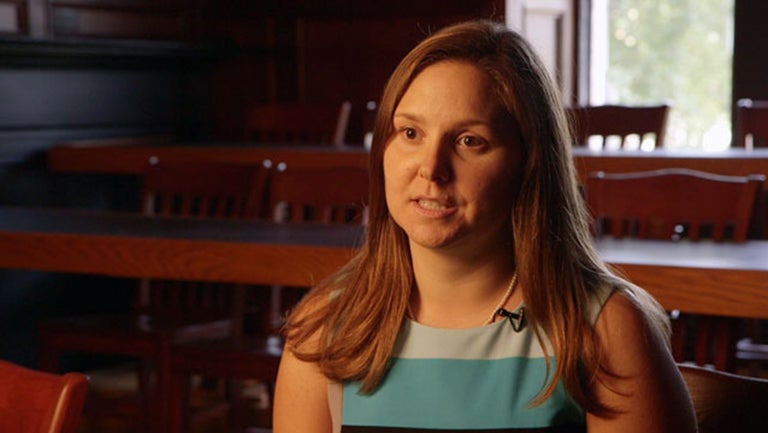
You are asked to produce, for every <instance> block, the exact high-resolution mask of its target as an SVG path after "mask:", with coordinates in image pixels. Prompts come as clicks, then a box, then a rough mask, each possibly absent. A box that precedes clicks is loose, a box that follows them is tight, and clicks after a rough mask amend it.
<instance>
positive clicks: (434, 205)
mask: <svg viewBox="0 0 768 433" xmlns="http://www.w3.org/2000/svg"><path fill="white" fill-rule="evenodd" d="M418 203H419V206H421V207H423V208H424V209H429V210H445V209H447V208H448V206H446V205H444V204H443V203H440V202H439V201H437V200H427V199H419V201H418Z"/></svg>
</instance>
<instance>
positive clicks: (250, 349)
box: [170, 163, 368, 433]
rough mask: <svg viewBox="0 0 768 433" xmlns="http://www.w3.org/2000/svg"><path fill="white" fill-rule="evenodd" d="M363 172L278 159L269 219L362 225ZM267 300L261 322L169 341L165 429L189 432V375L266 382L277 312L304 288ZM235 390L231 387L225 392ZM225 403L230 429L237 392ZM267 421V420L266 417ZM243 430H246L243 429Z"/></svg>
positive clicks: (280, 290) (274, 355) (240, 423)
mask: <svg viewBox="0 0 768 433" xmlns="http://www.w3.org/2000/svg"><path fill="white" fill-rule="evenodd" d="M367 196H368V171H367V170H366V169H364V168H360V167H334V168H306V167H290V166H285V164H281V163H279V164H278V165H277V167H276V168H274V169H273V170H272V172H271V174H270V185H269V193H268V197H269V198H268V200H267V201H268V203H269V205H268V209H270V215H272V217H271V218H272V219H274V220H277V221H284V222H286V223H290V224H304V223H313V224H318V223H320V224H365V223H366V210H365V204H366V201H367ZM264 290H267V291H270V292H271V293H270V300H271V304H270V305H269V306H268V307H267V308H265V309H264V310H267V311H268V315H267V316H266V317H265V319H266V323H264V324H263V325H262V326H261V327H259V328H257V329H254V330H251V332H246V333H244V334H245V335H242V336H237V337H236V338H234V339H230V340H228V341H222V342H217V343H197V342H193V343H189V344H186V343H185V344H175V345H173V346H172V348H171V365H172V378H173V382H172V387H173V389H172V396H173V398H172V403H173V405H174V406H173V408H172V410H171V413H170V418H171V426H172V428H171V429H170V432H172V433H181V432H187V431H189V428H190V424H191V422H190V421H191V420H193V419H195V418H196V417H197V416H198V415H197V414H195V413H192V411H191V410H190V408H189V398H190V397H189V382H190V377H191V376H192V375H195V374H200V375H203V376H206V375H207V376H208V377H217V378H226V379H251V380H260V381H262V382H263V383H264V384H267V388H266V390H267V394H268V396H267V397H268V398H271V391H272V384H273V383H274V381H275V379H276V378H277V366H278V364H279V361H280V356H281V354H282V341H281V339H280V338H279V337H278V335H277V332H276V330H277V328H279V327H280V326H281V325H282V319H283V317H282V316H283V312H284V311H286V310H287V309H289V308H290V306H292V305H293V304H294V303H295V302H296V301H298V299H299V298H300V296H301V294H302V292H303V291H304V290H305V288H296V287H290V288H289V287H281V286H273V287H265V288H264ZM230 392H232V393H234V394H236V393H238V392H239V389H238V388H237V387H235V388H233V389H231V390H230ZM231 397H232V398H230V400H229V401H228V406H229V409H230V414H229V415H230V421H229V422H230V423H231V426H232V431H238V429H241V428H242V427H244V425H245V424H246V423H245V421H244V420H245V419H246V418H247V415H246V414H245V413H244V409H245V406H244V405H243V401H242V400H241V399H238V398H237V395H234V396H231ZM267 421H268V422H269V421H271V419H269V420H267ZM249 431H251V430H250V429H249Z"/></svg>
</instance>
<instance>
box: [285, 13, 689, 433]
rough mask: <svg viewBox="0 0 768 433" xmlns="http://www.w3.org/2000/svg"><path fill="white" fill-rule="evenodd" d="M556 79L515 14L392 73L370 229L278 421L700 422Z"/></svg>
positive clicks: (446, 39)
mask: <svg viewBox="0 0 768 433" xmlns="http://www.w3.org/2000/svg"><path fill="white" fill-rule="evenodd" d="M570 143H571V139H570V134H569V130H568V127H567V122H566V119H565V116H564V112H563V109H562V106H561V102H560V101H559V99H558V95H557V91H556V90H555V88H554V86H553V84H552V83H551V81H550V79H549V77H548V74H547V72H546V70H545V68H544V66H543V65H542V64H541V62H540V60H539V59H538V58H537V57H536V55H535V54H534V52H533V50H532V48H531V47H530V45H529V44H528V43H527V42H525V41H524V40H523V39H522V38H521V37H520V36H519V35H517V34H516V33H514V32H512V31H509V30H508V29H505V28H504V27H503V26H502V25H500V24H494V23H491V22H486V21H478V22H470V23H463V24H458V25H455V26H452V27H448V28H446V29H444V30H442V31H440V32H437V33H435V34H434V35H432V36H430V37H429V38H427V39H426V40H424V41H423V42H422V43H420V44H419V45H418V46H417V47H416V48H414V50H413V51H412V52H411V53H409V54H408V55H407V56H406V57H405V58H404V59H403V61H402V62H401V63H400V65H399V66H398V67H397V69H396V70H395V71H394V73H393V74H392V76H391V77H390V80H389V82H388V83H387V85H386V87H385V89H384V93H383V96H382V99H381V104H380V108H379V113H378V117H377V119H376V125H375V131H374V139H373V145H372V150H371V157H370V170H371V203H370V216H369V218H370V220H369V226H368V233H367V238H366V241H365V243H364V245H363V246H362V248H361V250H360V251H359V253H358V254H357V256H356V257H355V258H354V259H353V260H352V261H351V262H350V263H349V264H348V265H347V266H345V267H344V268H343V269H341V270H340V271H339V272H338V273H337V274H336V275H334V276H333V277H332V278H330V279H328V280H327V281H325V282H323V283H322V284H320V285H319V286H318V287H316V288H314V289H313V291H312V292H310V294H309V295H308V296H307V297H306V298H305V299H304V300H303V301H302V303H301V304H300V305H299V306H298V307H297V308H296V310H295V311H294V312H293V313H292V314H291V316H290V317H289V319H288V322H287V324H286V335H287V343H286V350H285V353H284V355H283V359H282V362H281V366H280V373H279V375H278V382H277V389H276V393H275V412H274V429H275V432H276V433H288V432H301V433H307V432H331V431H334V432H337V431H343V432H367V431H377V432H378V431H390V430H387V428H392V429H393V430H391V431H395V430H394V429H395V428H397V429H398V430H396V431H402V432H405V431H414V432H415V431H436V430H438V431H439V430H445V431H461V430H472V431H484V430H487V431H491V430H492V431H518V430H516V429H526V428H531V429H533V428H536V429H542V430H537V431H584V430H586V431H589V432H591V433H594V432H624V433H627V432H671V431H674V432H693V431H695V422H694V415H693V412H692V408H691V403H690V401H689V399H688V396H687V393H686V390H685V386H684V384H683V382H682V380H681V378H680V375H679V373H678V371H677V368H676V366H675V364H674V362H673V360H672V358H671V355H670V353H669V350H668V348H667V345H668V337H669V324H668V321H667V318H666V315H665V314H664V311H663V310H662V309H661V308H660V307H659V305H658V304H657V303H655V302H654V301H653V299H652V298H651V297H650V296H649V295H648V294H647V293H646V292H644V291H643V290H641V289H640V288H638V287H636V286H633V285H632V284H630V283H629V282H627V281H625V280H623V279H621V278H620V277H617V276H616V275H614V274H612V273H611V272H610V270H609V269H608V268H607V267H606V266H605V265H604V264H603V263H602V262H601V261H600V259H599V257H598V255H597V254H596V252H595V250H594V247H593V245H592V243H591V238H590V232H589V228H588V215H587V213H586V211H585V209H584V206H583V203H582V201H581V198H580V195H579V191H578V188H577V183H576V176H575V173H574V168H573V165H572V162H571V155H570V151H569V149H570Z"/></svg>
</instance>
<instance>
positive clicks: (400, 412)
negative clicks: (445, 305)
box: [329, 293, 607, 433]
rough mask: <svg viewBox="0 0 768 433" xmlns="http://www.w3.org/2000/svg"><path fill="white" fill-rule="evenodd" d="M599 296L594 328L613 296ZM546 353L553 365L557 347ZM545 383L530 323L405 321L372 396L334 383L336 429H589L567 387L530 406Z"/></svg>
mask: <svg viewBox="0 0 768 433" xmlns="http://www.w3.org/2000/svg"><path fill="white" fill-rule="evenodd" d="M600 298H601V299H599V300H597V299H596V300H595V303H594V304H593V306H592V307H593V308H591V312H590V313H589V315H590V316H591V317H590V319H591V320H592V323H594V320H595V318H596V316H597V314H598V312H599V309H600V308H601V306H602V304H603V303H604V300H605V299H606V298H607V293H606V294H604V295H603V296H600ZM519 309H520V307H518V309H517V310H516V311H519ZM545 344H547V345H549V343H548V342H545ZM547 353H548V354H550V360H551V365H550V368H553V367H554V358H551V354H552V350H551V348H548V349H547ZM545 379H546V363H545V358H544V352H543V350H542V347H541V345H540V344H539V342H538V340H537V339H536V336H535V334H534V332H533V331H532V330H531V329H530V327H529V326H525V327H524V328H523V329H522V330H521V331H519V332H518V331H515V330H514V329H513V327H512V325H511V324H510V322H509V321H508V320H506V319H505V320H498V321H496V322H494V323H492V324H490V325H485V326H481V327H477V328H469V329H439V328H432V327H428V326H424V325H421V324H419V323H417V322H414V321H412V320H406V321H405V322H404V324H403V327H402V329H401V331H400V334H399V335H398V342H397V345H396V347H395V350H394V353H393V359H392V364H391V368H390V370H389V371H388V373H387V375H386V376H385V378H384V380H383V381H382V382H381V384H380V385H379V387H378V388H377V389H376V391H375V392H374V393H372V394H369V395H362V394H360V393H358V389H359V383H345V384H336V385H331V387H330V389H329V397H330V402H331V410H332V414H333V415H334V416H333V418H334V424H335V425H334V431H335V432H339V431H340V432H342V433H369V432H377V433H387V432H397V433H407V432H430V433H439V432H462V433H466V432H566V431H567V432H571V431H585V416H584V412H583V410H582V409H581V408H580V407H579V406H578V405H577V404H576V403H575V402H574V401H573V400H572V399H571V398H570V397H569V396H568V394H567V393H566V392H565V390H564V388H563V386H562V383H559V384H558V386H557V388H556V390H555V392H554V393H553V394H552V395H551V396H550V397H549V398H548V399H547V400H546V401H545V402H544V403H543V404H541V405H539V406H531V405H530V403H531V401H532V400H533V399H534V398H535V397H536V395H537V394H538V393H539V392H540V391H541V390H542V386H543V385H544V384H545Z"/></svg>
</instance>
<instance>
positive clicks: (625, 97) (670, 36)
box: [607, 0, 734, 147]
mask: <svg viewBox="0 0 768 433" xmlns="http://www.w3.org/2000/svg"><path fill="white" fill-rule="evenodd" d="M733 1H734V0H610V3H609V8H610V9H609V17H610V18H609V19H610V23H609V44H608V46H609V48H608V50H609V53H608V62H609V67H608V76H607V81H608V82H607V86H608V87H607V98H608V100H609V101H611V102H617V103H625V104H635V105H642V104H657V103H660V102H667V103H668V104H670V105H671V106H672V110H671V112H670V119H669V124H668V130H667V140H666V145H667V146H668V147H710V146H711V145H714V146H719V147H723V146H726V145H730V113H731V110H730V104H731V70H732V57H733ZM708 132H709V134H707V133H708ZM705 134H707V135H705ZM708 142H709V143H708Z"/></svg>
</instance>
